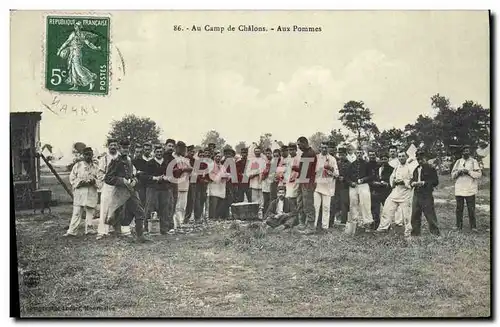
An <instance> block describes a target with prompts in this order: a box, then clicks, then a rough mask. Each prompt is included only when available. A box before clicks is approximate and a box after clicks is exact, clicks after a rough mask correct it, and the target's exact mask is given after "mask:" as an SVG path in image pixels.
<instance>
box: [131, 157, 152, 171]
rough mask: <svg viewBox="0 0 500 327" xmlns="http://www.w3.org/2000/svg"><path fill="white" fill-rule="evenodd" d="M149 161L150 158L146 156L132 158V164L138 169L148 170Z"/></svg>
mask: <svg viewBox="0 0 500 327" xmlns="http://www.w3.org/2000/svg"><path fill="white" fill-rule="evenodd" d="M151 160H152V159H151ZM149 161H150V160H144V158H143V157H142V156H141V157H139V158H134V159H132V164H133V165H134V167H135V169H137V171H146V167H147V164H148V162H149Z"/></svg>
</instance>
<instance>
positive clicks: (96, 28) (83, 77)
mask: <svg viewBox="0 0 500 327" xmlns="http://www.w3.org/2000/svg"><path fill="white" fill-rule="evenodd" d="M109 24H110V19H109V17H81V16H67V17H63V16H48V17H47V33H46V39H45V44H46V46H45V51H46V56H47V58H46V60H47V61H46V65H45V86H46V88H47V89H48V90H50V91H56V92H64V93H83V94H101V95H106V94H108V92H109V78H110V74H109V47H110V45H109V40H110V35H109Z"/></svg>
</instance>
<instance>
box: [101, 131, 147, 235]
mask: <svg viewBox="0 0 500 327" xmlns="http://www.w3.org/2000/svg"><path fill="white" fill-rule="evenodd" d="M129 146H130V142H129V141H128V140H123V141H121V142H120V156H119V157H118V158H116V159H114V160H112V161H111V163H110V165H109V169H108V172H107V173H106V176H105V177H104V182H105V183H106V184H108V185H110V186H112V187H113V190H112V199H111V201H110V204H109V210H110V211H111V212H115V211H116V210H118V209H121V210H122V212H123V214H120V215H116V214H115V215H112V216H111V218H108V221H107V223H108V224H110V225H113V226H115V230H117V231H119V229H120V226H129V225H130V223H131V222H132V219H135V232H136V237H137V241H139V242H141V243H143V242H146V241H150V239H149V238H147V237H145V236H144V233H143V231H144V223H143V220H144V216H145V214H144V209H143V207H142V205H141V201H140V200H139V195H138V194H137V191H136V190H135V189H134V187H135V185H136V184H137V178H135V177H134V176H133V170H134V167H133V165H132V161H131V160H130V158H129V157H128V152H129ZM122 207H123V208H122Z"/></svg>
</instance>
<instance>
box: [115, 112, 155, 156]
mask: <svg viewBox="0 0 500 327" xmlns="http://www.w3.org/2000/svg"><path fill="white" fill-rule="evenodd" d="M160 133H161V129H160V127H158V125H157V124H156V122H155V121H154V120H152V119H151V118H147V117H137V116H135V115H127V116H125V117H124V118H122V119H121V120H114V121H113V122H112V123H111V130H110V131H109V133H108V138H116V139H117V140H118V141H120V140H123V139H129V141H130V150H131V153H133V152H134V151H135V145H136V144H143V143H145V142H152V143H159V139H158V137H159V136H160Z"/></svg>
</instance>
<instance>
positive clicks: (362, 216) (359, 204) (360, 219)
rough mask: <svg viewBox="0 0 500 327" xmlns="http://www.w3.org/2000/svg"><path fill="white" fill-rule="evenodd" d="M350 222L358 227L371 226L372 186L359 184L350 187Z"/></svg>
mask: <svg viewBox="0 0 500 327" xmlns="http://www.w3.org/2000/svg"><path fill="white" fill-rule="evenodd" d="M349 202H350V204H349V213H350V215H349V221H350V222H351V223H357V224H358V225H365V224H371V223H372V222H373V216H372V209H371V204H372V199H371V195H370V186H369V185H368V184H366V183H365V184H359V185H356V187H349Z"/></svg>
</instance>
